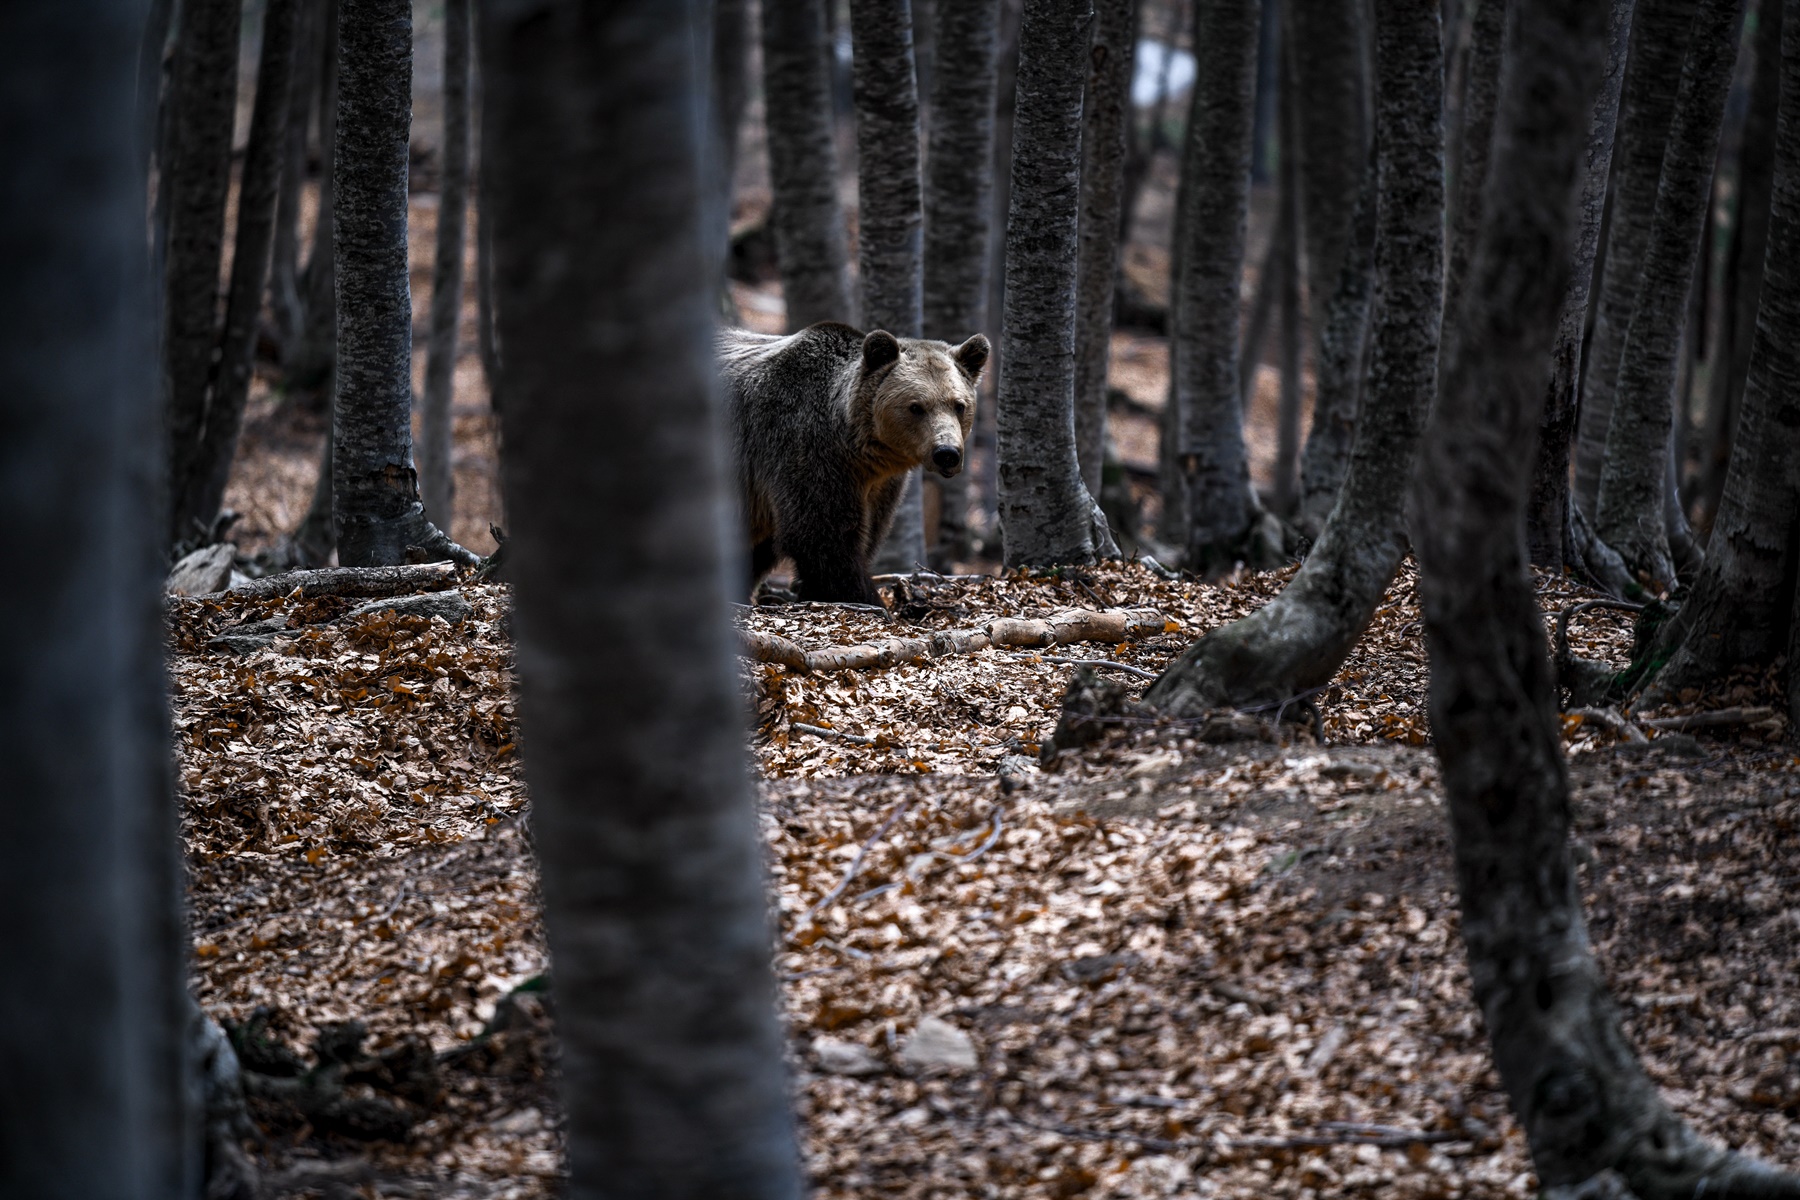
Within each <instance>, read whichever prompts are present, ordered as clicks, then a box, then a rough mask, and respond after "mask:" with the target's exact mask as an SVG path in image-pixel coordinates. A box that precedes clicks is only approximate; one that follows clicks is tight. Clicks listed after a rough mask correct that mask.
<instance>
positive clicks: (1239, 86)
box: [1170, 0, 1280, 575]
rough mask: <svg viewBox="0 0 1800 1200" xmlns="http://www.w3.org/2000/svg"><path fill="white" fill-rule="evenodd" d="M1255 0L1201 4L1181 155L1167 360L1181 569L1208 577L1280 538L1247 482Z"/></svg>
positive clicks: (1275, 548) (1255, 557)
mask: <svg viewBox="0 0 1800 1200" xmlns="http://www.w3.org/2000/svg"><path fill="white" fill-rule="evenodd" d="M1260 12H1261V6H1260V5H1259V4H1257V3H1256V2H1255V0H1221V2H1220V3H1217V4H1208V5H1203V6H1202V7H1201V8H1200V10H1199V13H1198V23H1197V24H1196V26H1195V34H1194V44H1195V47H1196V50H1197V54H1196V59H1197V62H1198V67H1197V70H1198V76H1199V77H1198V83H1197V84H1196V86H1195V88H1194V97H1193V105H1192V110H1191V113H1190V115H1189V117H1188V129H1187V139H1186V147H1185V149H1184V152H1183V155H1182V168H1181V170H1182V177H1183V178H1182V181H1181V198H1180V201H1179V203H1180V206H1181V212H1180V215H1179V217H1178V218H1177V246H1176V250H1175V255H1174V257H1175V280H1174V286H1173V287H1172V289H1171V292H1172V298H1173V310H1174V311H1173V312H1172V313H1171V317H1172V323H1171V324H1172V328H1171V335H1172V336H1171V346H1170V356H1171V359H1172V365H1173V370H1172V372H1171V375H1172V378H1173V386H1174V395H1173V400H1174V403H1175V404H1176V406H1177V413H1178V416H1177V418H1176V422H1175V424H1176V432H1177V437H1178V441H1177V446H1176V455H1177V464H1178V466H1179V469H1180V472H1181V482H1182V491H1183V497H1184V510H1185V523H1186V529H1185V535H1186V536H1185V537H1184V538H1183V539H1182V540H1183V542H1184V544H1185V547H1186V557H1185V559H1184V565H1185V566H1186V567H1187V569H1188V570H1190V571H1194V572H1196V573H1198V574H1201V575H1219V574H1224V573H1227V572H1230V571H1231V570H1233V569H1234V568H1235V567H1236V565H1237V564H1238V563H1248V564H1251V565H1253V566H1264V565H1271V564H1273V563H1274V562H1275V561H1276V560H1277V559H1278V558H1279V556H1280V537H1279V534H1278V532H1275V531H1274V530H1273V529H1272V527H1273V525H1274V522H1273V519H1272V518H1269V517H1268V516H1267V514H1265V513H1264V512H1263V511H1262V506H1261V505H1260V504H1259V503H1258V502H1257V499H1256V493H1255V491H1254V490H1253V489H1252V488H1251V486H1250V461H1249V457H1248V454H1247V453H1246V451H1245V446H1244V419H1243V409H1242V407H1241V405H1240V404H1239V400H1238V396H1239V387H1238V377H1239V370H1240V364H1239V362H1238V330H1239V303H1238V290H1239V279H1240V278H1241V276H1242V274H1243V269H1244V230H1245V223H1246V219H1247V217H1248V213H1249V205H1250V131H1251V127H1252V124H1253V118H1254V116H1255V114H1254V112H1253V111H1252V107H1253V102H1254V99H1255V95H1256V43H1257V24H1258V21H1259V18H1260Z"/></svg>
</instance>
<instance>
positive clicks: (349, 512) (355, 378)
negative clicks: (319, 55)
mask: <svg viewBox="0 0 1800 1200" xmlns="http://www.w3.org/2000/svg"><path fill="white" fill-rule="evenodd" d="M337 94H338V111H337V152H336V158H335V161H334V162H333V164H332V175H333V178H334V180H335V187H336V197H335V204H334V207H333V210H332V218H333V228H334V231H335V232H334V237H333V243H334V250H333V253H334V255H335V257H336V260H337V306H336V308H337V316H338V322H337V326H338V328H337V364H336V368H335V371H334V373H333V378H334V380H335V384H336V386H335V388H334V389H333V391H334V396H333V402H332V446H331V475H332V479H331V486H332V514H333V521H334V523H335V524H336V526H337V548H338V563H339V565H340V566H346V567H374V566H387V565H391V564H394V563H403V562H406V561H407V555H408V551H409V550H415V549H416V550H418V551H422V552H424V553H425V554H427V555H429V556H431V557H433V558H453V559H455V560H456V561H458V562H465V563H469V564H471V565H472V564H473V563H475V562H477V561H479V560H478V559H477V558H476V556H475V555H473V554H471V553H470V552H469V551H467V550H464V549H463V548H462V547H460V546H457V545H455V544H454V543H453V542H451V541H450V539H449V538H447V537H445V536H444V534H443V533H442V532H441V531H439V530H438V529H437V528H436V527H435V526H434V525H432V523H431V522H430V521H428V520H427V519H426V518H425V510H424V507H423V506H422V505H421V504H420V501H419V477H418V474H417V472H415V471H414V469H413V462H412V286H411V282H410V280H409V277H408V275H407V261H406V195H407V191H406V180H407V138H408V134H409V132H410V129H411V126H412V5H411V3H410V0H353V2H351V3H346V4H345V5H344V6H343V11H342V13H341V14H340V16H339V24H338V86H337Z"/></svg>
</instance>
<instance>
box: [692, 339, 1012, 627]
mask: <svg viewBox="0 0 1800 1200" xmlns="http://www.w3.org/2000/svg"><path fill="white" fill-rule="evenodd" d="M718 348H719V369H720V374H721V375H722V376H723V378H724V381H725V392H726V418H727V421H728V424H729V428H730V430H731V433H732V445H733V448H734V450H735V452H736V467H737V481H738V494H739V502H740V504H741V505H742V515H743V519H744V523H745V525H746V527H747V532H748V535H749V544H750V586H751V589H752V590H754V589H755V587H756V585H757V584H758V583H759V582H761V581H762V578H763V576H765V575H767V574H768V573H769V571H770V569H771V568H772V567H774V565H775V562H776V560H777V559H778V558H780V557H781V556H782V555H786V556H788V557H789V558H792V559H793V560H794V567H795V571H796V573H797V574H798V576H799V589H800V597H801V599H803V600H830V601H849V602H853V603H861V604H879V603H880V602H881V599H880V596H879V595H878V594H877V593H876V591H875V585H874V583H873V582H871V581H870V579H869V559H870V557H871V556H872V555H873V554H874V553H875V549H876V547H878V546H879V545H880V544H881V539H882V538H883V537H884V536H885V535H886V534H887V530H888V526H889V524H890V523H892V521H893V518H894V508H895V506H896V505H898V504H899V502H900V493H901V490H902V488H903V487H904V486H905V483H906V473H907V472H908V471H911V470H913V469H914V468H915V467H920V466H930V467H931V468H932V469H933V470H935V471H937V472H938V473H939V474H941V475H943V476H944V477H945V478H949V477H950V476H952V475H955V474H956V473H957V472H958V471H960V470H962V467H963V463H964V461H965V459H966V455H967V445H968V440H969V429H970V427H971V425H972V424H973V422H974V419H975V385H976V383H977V382H979V381H980V379H981V371H982V368H983V367H985V366H986V365H987V360H988V352H989V347H988V340H987V338H985V337H983V336H982V335H981V334H979V333H978V334H976V335H975V336H973V337H971V338H969V339H968V340H967V341H965V342H963V343H962V344H961V345H960V346H951V345H949V344H947V343H944V342H934V341H928V340H925V339H922V338H896V337H895V336H894V335H893V334H891V333H888V332H887V331H886V330H881V329H877V330H875V331H874V332H872V333H869V334H867V335H864V334H862V333H859V332H858V331H856V330H854V329H852V328H850V327H849V326H848V325H839V324H837V323H835V322H824V323H821V324H818V325H813V326H810V327H808V328H806V329H802V330H800V331H799V332H798V333H790V334H787V335H785V336H777V335H773V334H763V333H751V332H749V331H748V330H743V329H727V330H723V331H721V333H720V334H719V339H718Z"/></svg>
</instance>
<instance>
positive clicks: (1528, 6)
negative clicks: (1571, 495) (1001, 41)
mask: <svg viewBox="0 0 1800 1200" xmlns="http://www.w3.org/2000/svg"><path fill="white" fill-rule="evenodd" d="M1514 3H1515V7H1514V13H1513V17H1512V33H1511V37H1510V38H1509V44H1510V53H1509V54H1508V56H1507V60H1508V61H1507V65H1506V66H1505V67H1504V68H1503V70H1502V75H1501V95H1500V115H1499V119H1498V121H1497V123H1496V129H1495V135H1494V159H1493V168H1494V169H1493V171H1492V173H1491V175H1490V178H1489V190H1488V196H1487V202H1486V204H1485V205H1484V207H1485V210H1486V212H1487V214H1488V219H1487V222H1486V225H1485V227H1484V229H1483V231H1482V234H1481V237H1480V238H1479V239H1478V241H1477V244H1476V248H1475V252H1474V255H1473V258H1472V266H1471V270H1470V275H1469V290H1468V292H1467V294H1466V299H1467V303H1465V304H1464V305H1463V307H1462V312H1463V320H1464V324H1463V333H1462V335H1461V336H1460V337H1459V338H1458V339H1457V341H1456V345H1457V350H1456V352H1455V353H1454V354H1453V355H1452V356H1451V360H1450V362H1449V364H1448V375H1447V380H1446V386H1445V388H1444V394H1443V396H1442V397H1441V399H1440V401H1439V403H1438V405H1437V408H1436V410H1435V412H1434V413H1433V415H1432V423H1431V428H1430V431H1429V433H1428V435H1427V439H1426V449H1425V453H1424V454H1423V455H1422V456H1421V459H1420V463H1421V469H1420V473H1419V478H1418V480H1417V484H1416V487H1415V489H1414V497H1413V511H1414V512H1416V513H1417V514H1418V515H1419V516H1418V523H1417V529H1418V543H1417V544H1418V554H1419V560H1420V568H1421V569H1420V576H1421V579H1420V593H1421V598H1422V600H1423V604H1424V612H1425V634H1426V642H1427V645H1428V647H1429V649H1430V654H1431V725H1432V730H1433V734H1434V740H1435V743H1436V746H1437V751H1438V758H1439V761H1440V763H1441V764H1442V768H1443V774H1444V792H1445V797H1446V800H1447V803H1448V807H1449V811H1450V825H1451V832H1452V834H1453V835H1454V841H1455V854H1456V869H1457V885H1458V891H1459V893H1460V896H1461V902H1462V932H1463V941H1464V944H1465V946H1466V948H1467V951H1468V958H1469V975H1470V981H1471V983H1472V985H1473V988H1474V992H1475V999H1476V1002H1477V1003H1478V1004H1479V1005H1480V1007H1481V1011H1482V1016H1483V1019H1484V1023H1485V1025H1486V1027H1487V1030H1488V1037H1489V1039H1490V1041H1491V1043H1492V1045H1493V1052H1494V1062H1495V1065H1496V1067H1498V1069H1499V1073H1500V1078H1501V1081H1502V1083H1503V1084H1504V1085H1505V1087H1506V1090H1507V1094H1508V1095H1509V1097H1510V1098H1511V1100H1512V1105H1513V1109H1514V1111H1515V1113H1516V1114H1517V1115H1518V1119H1519V1124H1520V1125H1521V1126H1522V1127H1523V1128H1524V1130H1525V1136H1526V1138H1527V1140H1528V1141H1529V1143H1530V1146H1531V1155H1532V1162H1533V1165H1534V1166H1535V1167H1536V1169H1537V1174H1538V1178H1539V1179H1540V1181H1541V1182H1542V1183H1543V1185H1544V1186H1546V1187H1548V1188H1556V1187H1559V1186H1566V1185H1574V1184H1579V1183H1582V1182H1583V1181H1585V1180H1588V1179H1589V1178H1591V1177H1592V1176H1594V1175H1596V1174H1598V1173H1599V1172H1601V1171H1603V1170H1606V1169H1608V1168H1612V1169H1616V1170H1617V1171H1619V1172H1620V1173H1621V1174H1622V1175H1624V1177H1625V1179H1626V1181H1627V1183H1628V1184H1629V1187H1630V1189H1631V1192H1632V1193H1633V1194H1634V1195H1635V1196H1637V1197H1638V1198H1639V1200H1676V1198H1680V1200H1687V1198H1689V1197H1699V1196H1702V1195H1704V1196H1706V1197H1719V1196H1725V1197H1732V1196H1745V1197H1747V1196H1758V1197H1777V1196H1795V1195H1800V1186H1796V1183H1795V1181H1793V1180H1789V1179H1784V1178H1781V1177H1778V1176H1776V1175H1775V1174H1774V1173H1773V1172H1770V1171H1768V1170H1766V1169H1765V1168H1761V1167H1758V1166H1756V1165H1754V1164H1751V1163H1749V1162H1747V1161H1745V1160H1742V1159H1739V1158H1736V1157H1735V1156H1732V1155H1729V1154H1726V1153H1724V1152H1722V1151H1719V1150H1717V1149H1715V1148H1713V1147H1710V1146H1707V1145H1705V1144H1704V1143H1702V1142H1701V1141H1700V1140H1699V1139H1698V1138H1696V1137H1695V1136H1694V1135H1693V1134H1692V1133H1691V1132H1690V1131H1689V1130H1688V1129H1687V1127H1686V1126H1684V1125H1683V1124H1682V1123H1681V1122H1680V1120H1679V1119H1677V1118H1676V1117H1675V1116H1674V1114H1673V1113H1671V1112H1670V1111H1669V1109H1668V1108H1667V1107H1666V1106H1665V1105H1664V1104H1663V1102H1662V1099H1661V1097H1659V1096H1658V1095H1657V1092H1656V1088H1655V1086H1654V1085H1653V1084H1652V1083H1651V1082H1650V1080H1649V1078H1648V1077H1647V1076H1646V1075H1645V1073H1644V1070H1643V1067H1642V1065H1641V1064H1640V1063H1639V1062H1638V1060H1637V1057H1636V1056H1635V1055H1634V1054H1633V1053H1632V1051H1631V1049H1630V1047H1629V1045H1628V1044H1627V1042H1626V1040H1625V1036H1624V1031H1623V1030H1622V1029H1621V1027H1620V1021H1619V1014H1618V1010H1617V1008H1616V1007H1615V1006H1614V1004H1613V1002H1612V1000H1611V997H1610V996H1609V995H1608V994H1607V990H1606V983H1605V980H1604V978H1603V977H1602V975H1601V973H1600V969H1599V966H1598V964H1597V963H1596V962H1595V961H1594V956H1593V952H1592V949H1591V948H1590V946H1589V944H1588V940H1587V930H1586V926H1585V923H1584V921H1583V919H1582V912H1581V896H1580V892H1579V891H1578V888H1577V878H1576V870H1575V863H1574V859H1573V856H1572V854H1571V853H1570V845H1569V832H1570V831H1569V824H1570V810H1571V805H1570V795H1569V779H1568V773H1567V769H1566V767H1565V765H1564V763H1563V757H1562V746H1561V724H1560V721H1559V719H1558V716H1557V712H1556V703H1555V678H1554V674H1553V671H1552V668H1551V665H1550V661H1549V658H1548V655H1547V654H1546V653H1545V649H1546V647H1545V639H1544V626H1543V617H1542V614H1541V613H1540V611H1539V608H1538V603H1537V597H1536V596H1535V595H1534V593H1533V588H1532V582H1531V578H1530V575H1529V573H1528V572H1527V570H1526V566H1525V555H1524V550H1525V546H1524V539H1523V538H1522V537H1521V531H1522V527H1523V517H1524V507H1525V494H1526V490H1527V488H1528V485H1529V482H1530V463H1531V446H1532V442H1533V440H1534V439H1535V438H1536V437H1537V431H1538V425H1539V422H1540V420H1541V409H1542V407H1543V396H1544V382H1545V377H1546V369H1547V360H1548V357H1549V352H1550V348H1551V344H1552V340H1553V338H1554V335H1555V331H1556V324H1557V314H1558V311H1559V309H1560V308H1561V304H1562V299H1563V295H1564V292H1565V289H1566V287H1567V279H1568V271H1569V266H1570V258H1571V253H1570V251H1571V244H1572V242H1573V237H1572V227H1573V225H1574V223H1575V221H1574V213H1573V209H1574V200H1575V196H1576V191H1577V187H1578V183H1579V178H1580V172H1581V166H1582V163H1581V151H1582V146H1583V142H1584V140H1585V137H1586V122H1585V121H1584V120H1583V117H1584V116H1585V115H1586V114H1587V113H1588V112H1589V111H1590V110H1589V105H1590V102H1591V100H1592V95H1593V88H1594V85H1595V83H1596V82H1597V81H1598V79H1599V76H1600V73H1601V71H1600V66H1601V55H1602V53H1603V50H1602V36H1603V32H1604V28H1605V4H1604V3H1603V2H1602V0H1573V2H1572V0H1514Z"/></svg>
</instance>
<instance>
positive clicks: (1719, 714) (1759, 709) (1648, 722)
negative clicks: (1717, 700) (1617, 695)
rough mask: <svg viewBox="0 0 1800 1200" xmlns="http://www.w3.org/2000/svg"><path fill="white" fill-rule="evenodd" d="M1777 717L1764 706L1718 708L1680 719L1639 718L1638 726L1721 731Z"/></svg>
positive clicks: (1771, 710)
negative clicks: (1721, 729)
mask: <svg viewBox="0 0 1800 1200" xmlns="http://www.w3.org/2000/svg"><path fill="white" fill-rule="evenodd" d="M1774 715H1775V710H1774V709H1772V708H1768V707H1766V706H1764V705H1760V704H1759V705H1753V706H1751V707H1749V708H1716V709H1714V710H1712V711H1711V712H1697V713H1688V714H1687V715H1685V716H1679V717H1639V718H1638V724H1639V725H1643V726H1645V727H1646V728H1649V729H1666V730H1668V731H1670V732H1677V731H1680V730H1684V729H1720V728H1725V727H1729V726H1733V725H1755V724H1757V723H1758V722H1760V721H1766V720H1768V719H1769V718H1770V717H1773V716H1774Z"/></svg>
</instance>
